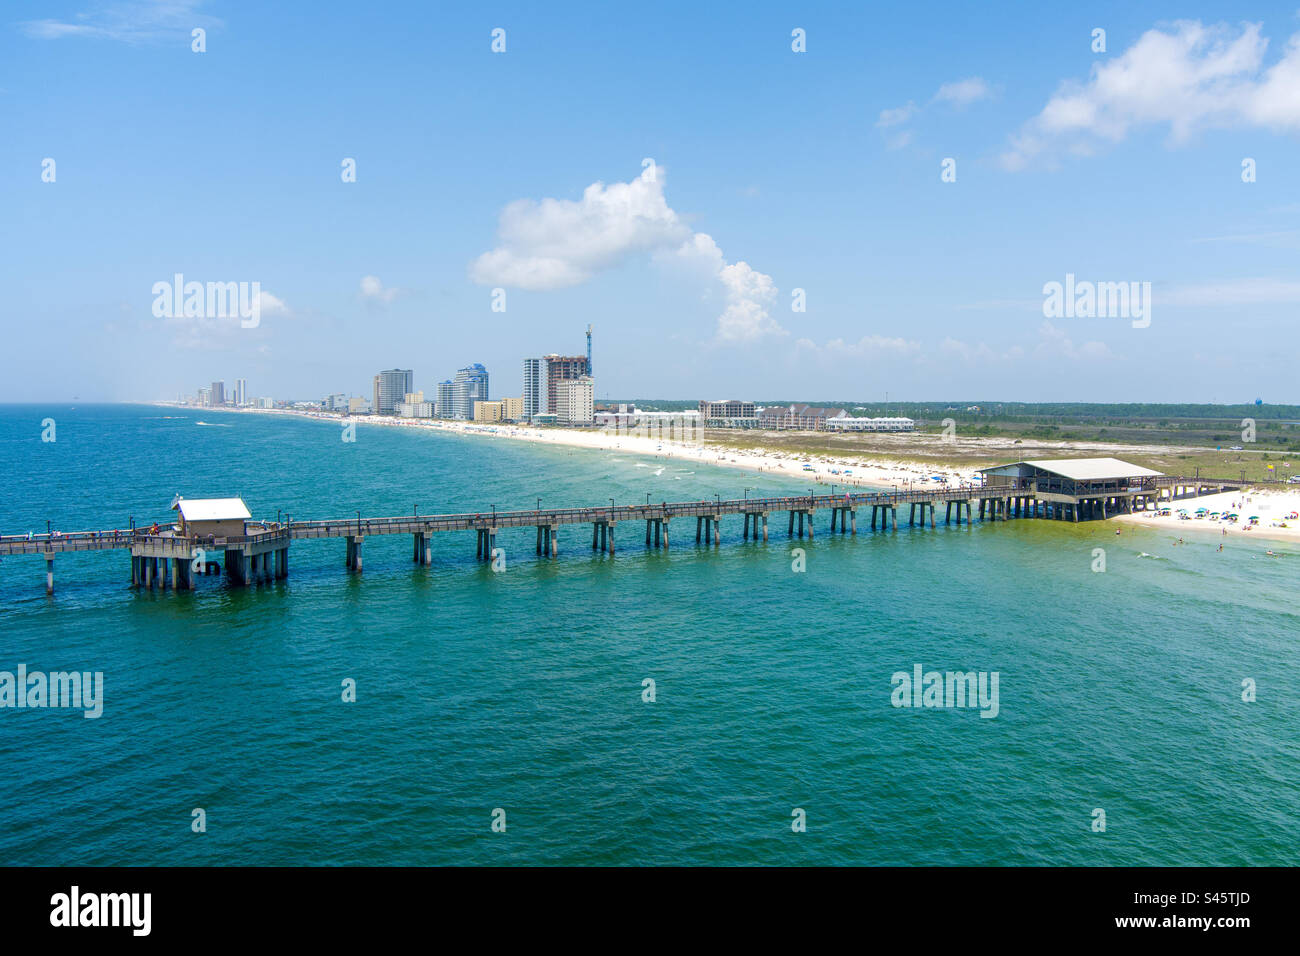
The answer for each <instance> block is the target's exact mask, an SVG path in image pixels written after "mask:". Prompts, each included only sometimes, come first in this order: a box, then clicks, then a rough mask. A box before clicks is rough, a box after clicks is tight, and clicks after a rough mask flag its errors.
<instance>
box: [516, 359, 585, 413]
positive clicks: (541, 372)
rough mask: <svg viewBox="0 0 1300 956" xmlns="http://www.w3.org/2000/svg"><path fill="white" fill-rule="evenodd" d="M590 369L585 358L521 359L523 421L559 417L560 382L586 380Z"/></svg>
mask: <svg viewBox="0 0 1300 956" xmlns="http://www.w3.org/2000/svg"><path fill="white" fill-rule="evenodd" d="M590 369H591V366H590V363H589V361H588V359H587V356H585V355H555V354H551V355H543V356H542V357H541V358H530V359H524V418H532V417H533V416H534V415H555V414H559V411H560V409H559V395H558V389H559V385H560V383H561V382H565V381H570V380H572V379H575V378H583V377H584V376H586V377H588V378H590V375H591V372H590Z"/></svg>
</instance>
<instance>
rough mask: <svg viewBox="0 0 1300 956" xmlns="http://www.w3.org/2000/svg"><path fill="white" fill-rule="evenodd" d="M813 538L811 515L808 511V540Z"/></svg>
mask: <svg viewBox="0 0 1300 956" xmlns="http://www.w3.org/2000/svg"><path fill="white" fill-rule="evenodd" d="M814 537H816V535H815V533H814V528H813V513H812V512H811V511H810V512H808V540H809V541H811V540H813V538H814Z"/></svg>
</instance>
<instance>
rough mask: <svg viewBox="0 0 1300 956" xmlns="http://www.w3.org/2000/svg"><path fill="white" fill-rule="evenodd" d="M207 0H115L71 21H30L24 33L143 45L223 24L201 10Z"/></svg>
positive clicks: (47, 38)
mask: <svg viewBox="0 0 1300 956" xmlns="http://www.w3.org/2000/svg"><path fill="white" fill-rule="evenodd" d="M204 2H205V0H115V2H107V0H105V2H100V3H96V4H93V5H92V6H91V7H90V8H89V9H87V10H85V11H83V12H81V13H77V14H74V15H73V16H72V18H71V19H69V20H56V19H44V20H26V21H24V22H23V23H21V24H20V26H21V28H22V30H23V32H24V33H26V34H27V35H28V36H30V37H35V38H36V39H41V40H61V39H66V38H69V37H81V38H86V39H96V40H116V41H119V42H122V43H132V44H143V43H157V42H160V41H165V40H171V39H179V38H184V39H186V40H188V39H189V36H190V31H191V30H193V29H194V28H195V27H202V28H204V29H205V30H210V29H212V28H213V27H217V26H220V25H221V21H220V20H218V19H217V18H216V17H212V16H208V15H206V14H202V13H200V12H199V8H200V7H202V6H203V5H204Z"/></svg>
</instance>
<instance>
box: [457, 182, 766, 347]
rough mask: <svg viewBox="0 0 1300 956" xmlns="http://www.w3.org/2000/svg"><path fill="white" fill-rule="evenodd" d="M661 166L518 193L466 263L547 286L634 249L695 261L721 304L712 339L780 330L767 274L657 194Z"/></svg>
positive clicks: (586, 276) (521, 284) (495, 278)
mask: <svg viewBox="0 0 1300 956" xmlns="http://www.w3.org/2000/svg"><path fill="white" fill-rule="evenodd" d="M664 179H665V172H664V169H663V167H661V166H656V165H654V164H650V165H648V166H647V167H646V168H645V169H644V171H643V172H642V173H641V175H640V176H638V177H637V178H636V179H633V180H632V181H631V182H626V183H611V184H609V185H606V184H605V183H602V182H596V183H592V184H591V185H590V186H588V187H587V188H586V189H585V190H583V193H582V198H581V199H579V200H570V199H549V198H548V199H542V200H541V201H534V200H530V199H521V200H518V201H516V202H512V203H510V204H509V205H507V206H506V207H505V209H504V210H502V212H501V218H500V224H499V227H498V245H497V246H496V248H494V249H492V250H490V251H488V252H485V253H483V254H482V255H481V256H479V257H478V258H477V259H475V260H474V261H473V262H472V263H470V266H469V275H470V278H471V279H472V280H473V281H474V282H477V283H479V284H480V285H489V286H509V287H514V288H520V289H534V290H548V289H562V288H567V287H570V286H575V285H581V284H582V283H584V282H587V281H588V280H590V279H591V278H592V277H594V276H595V275H597V274H598V273H601V272H604V271H606V270H608V269H612V268H614V267H616V266H618V265H621V264H622V263H624V262H626V261H628V260H629V259H631V258H633V257H635V256H642V255H648V256H651V257H655V258H661V259H669V260H675V261H681V262H686V263H689V264H692V265H696V266H701V267H703V270H704V273H705V274H706V275H707V276H709V277H711V278H712V279H714V280H716V281H717V282H718V283H720V284H721V286H722V289H723V292H724V297H725V301H726V307H725V309H724V310H723V312H722V314H721V315H720V316H719V317H718V323H717V329H716V338H717V339H718V340H719V341H724V342H746V341H753V340H756V339H759V338H762V337H764V336H767V335H779V334H784V329H782V328H781V326H780V325H779V324H777V322H776V321H775V320H774V319H773V318H772V316H771V314H770V312H769V311H768V309H769V306H770V305H771V303H772V301H773V300H774V299H775V297H776V292H777V289H776V285H775V283H774V282H773V281H772V278H771V276H768V275H765V274H764V273H762V272H758V271H757V270H755V269H753V268H751V267H750V265H749V264H748V263H746V262H731V263H729V262H727V260H726V259H725V258H724V256H723V254H722V250H721V249H720V248H719V247H718V244H717V243H716V242H714V240H713V238H712V237H711V236H709V235H708V234H707V233H703V232H695V231H694V230H692V229H691V228H690V226H688V225H687V224H686V223H685V221H684V220H683V219H682V217H681V216H680V215H679V214H678V213H677V212H675V211H674V210H673V209H672V208H671V207H670V206H669V205H668V202H667V200H665V198H664V192H663V187H664Z"/></svg>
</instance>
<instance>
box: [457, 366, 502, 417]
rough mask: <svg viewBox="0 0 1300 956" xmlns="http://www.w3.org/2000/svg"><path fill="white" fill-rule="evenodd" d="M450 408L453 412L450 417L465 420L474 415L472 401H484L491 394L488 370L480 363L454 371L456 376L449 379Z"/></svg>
mask: <svg viewBox="0 0 1300 956" xmlns="http://www.w3.org/2000/svg"><path fill="white" fill-rule="evenodd" d="M451 384H452V388H453V394H452V408H453V410H454V414H453V415H451V416H450V417H452V418H459V419H462V420H465V421H468V420H469V419H472V418H473V417H474V403H475V402H486V401H488V400H489V399H490V398H491V397H492V396H491V395H489V394H488V372H487V369H485V368H484V367H483V366H482V365H480V364H478V363H477V362H476V363H475V364H473V365H467V366H465V367H464V368H463V369H461V370H460V371H458V372H457V373H456V377H455V378H454V379H452V380H451Z"/></svg>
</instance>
